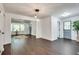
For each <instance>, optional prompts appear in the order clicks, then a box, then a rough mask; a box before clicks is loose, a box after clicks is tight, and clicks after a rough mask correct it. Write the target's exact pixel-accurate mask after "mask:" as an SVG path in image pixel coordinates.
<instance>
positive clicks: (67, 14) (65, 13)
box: [61, 12, 70, 17]
mask: <svg viewBox="0 0 79 59" xmlns="http://www.w3.org/2000/svg"><path fill="white" fill-rule="evenodd" d="M69 15H70V13H68V12H64V13H63V14H62V15H61V16H63V17H66V16H69Z"/></svg>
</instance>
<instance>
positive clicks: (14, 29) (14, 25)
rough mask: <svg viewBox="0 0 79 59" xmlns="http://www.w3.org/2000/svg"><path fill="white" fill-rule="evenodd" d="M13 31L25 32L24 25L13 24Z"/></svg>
mask: <svg viewBox="0 0 79 59" xmlns="http://www.w3.org/2000/svg"><path fill="white" fill-rule="evenodd" d="M11 31H24V24H21V23H12V24H11Z"/></svg>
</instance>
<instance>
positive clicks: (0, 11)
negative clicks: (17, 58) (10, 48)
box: [0, 4, 5, 51]
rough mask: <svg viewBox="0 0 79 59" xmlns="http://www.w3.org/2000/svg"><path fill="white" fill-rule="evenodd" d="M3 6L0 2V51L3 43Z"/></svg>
mask: <svg viewBox="0 0 79 59" xmlns="http://www.w3.org/2000/svg"><path fill="white" fill-rule="evenodd" d="M4 12H5V11H4V8H3V5H2V4H0V51H3V50H4V49H3V44H4V36H5V35H4V34H2V32H4Z"/></svg>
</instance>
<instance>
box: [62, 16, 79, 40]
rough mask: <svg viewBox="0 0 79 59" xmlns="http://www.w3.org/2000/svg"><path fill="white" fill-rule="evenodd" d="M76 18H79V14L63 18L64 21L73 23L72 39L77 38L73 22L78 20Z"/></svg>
mask: <svg viewBox="0 0 79 59" xmlns="http://www.w3.org/2000/svg"><path fill="white" fill-rule="evenodd" d="M76 20H79V16H73V17H69V18H65V19H62V21H63V22H64V21H71V22H72V24H71V39H72V40H76V36H77V34H76V31H75V30H74V29H73V22H74V21H76Z"/></svg>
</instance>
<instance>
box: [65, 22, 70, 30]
mask: <svg viewBox="0 0 79 59" xmlns="http://www.w3.org/2000/svg"><path fill="white" fill-rule="evenodd" d="M64 29H67V30H68V29H70V22H64Z"/></svg>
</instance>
